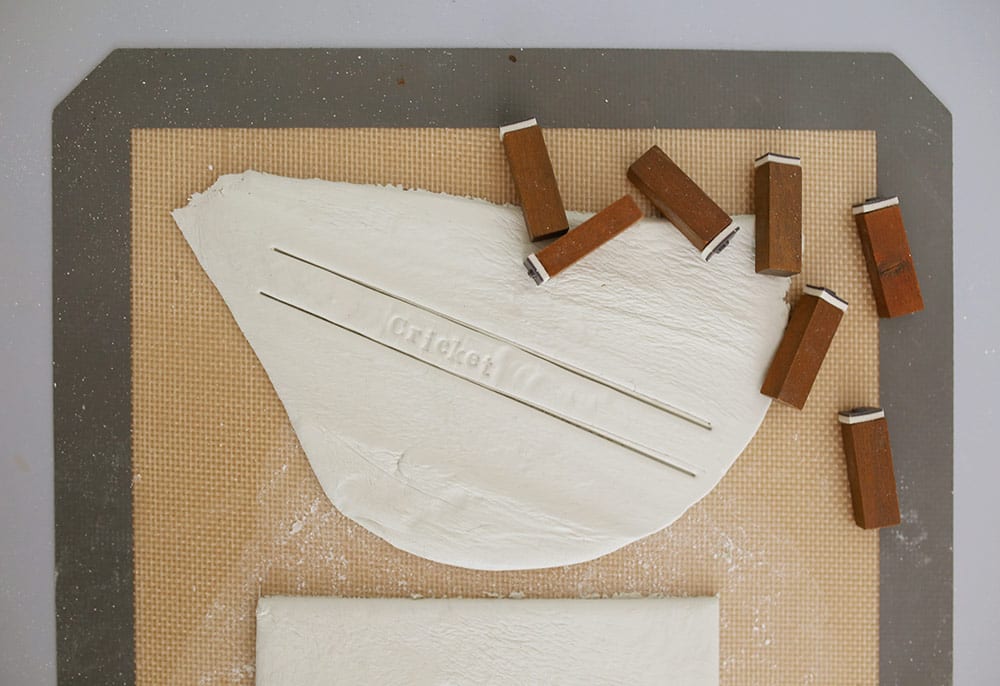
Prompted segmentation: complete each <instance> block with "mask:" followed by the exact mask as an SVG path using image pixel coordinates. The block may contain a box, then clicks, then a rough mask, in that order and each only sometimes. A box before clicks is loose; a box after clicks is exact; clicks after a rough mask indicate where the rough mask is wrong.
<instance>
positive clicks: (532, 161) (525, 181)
mask: <svg viewBox="0 0 1000 686" xmlns="http://www.w3.org/2000/svg"><path fill="white" fill-rule="evenodd" d="M500 140H501V141H502V142H503V148H504V150H505V151H506V152H507V162H508V163H509V164H510V173H511V175H512V176H513V177H514V188H515V189H517V197H518V198H519V199H520V201H521V211H522V212H523V213H524V223H525V224H526V225H527V227H528V236H530V237H531V240H532V241H539V240H541V239H543V238H553V237H554V236H558V235H559V234H561V233H565V232H566V231H567V230H568V229H569V220H568V219H566V210H565V209H564V208H563V202H562V196H561V195H559V186H558V185H557V184H556V175H555V172H554V171H552V161H551V160H550V159H549V150H548V148H546V147H545V139H544V138H543V137H542V129H541V128H540V127H539V126H538V122H536V121H535V120H534V119H528V120H526V121H522V122H518V123H516V124H509V125H508V126H501V127H500Z"/></svg>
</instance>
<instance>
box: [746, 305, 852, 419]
mask: <svg viewBox="0 0 1000 686" xmlns="http://www.w3.org/2000/svg"><path fill="white" fill-rule="evenodd" d="M846 311H847V303H846V302H844V301H843V300H841V299H840V298H838V297H837V294H836V293H834V292H833V291H831V290H829V289H827V288H819V287H817V286H806V288H805V292H804V293H803V294H802V297H801V298H799V301H798V302H797V303H795V307H793V308H792V313H791V315H790V316H789V318H788V326H787V327H785V335H784V336H782V338H781V342H780V343H779V344H778V349H777V350H776V351H775V353H774V359H772V360H771V366H770V368H769V369H768V370H767V376H765V377H764V385H763V386H761V389H760V392H761V393H763V394H764V395H769V396H771V397H772V398H775V399H776V400H780V401H781V402H783V403H786V404H788V405H791V406H792V407H796V408H798V409H800V410H801V409H802V408H803V407H805V404H806V399H807V398H808V397H809V391H810V390H812V386H813V382H814V381H816V375H817V374H819V369H820V367H821V366H822V365H823V359H824V358H825V357H826V352H827V350H829V349H830V343H832V342H833V335H834V334H835V333H837V327H838V326H840V320H841V319H842V318H843V317H844V312H846Z"/></svg>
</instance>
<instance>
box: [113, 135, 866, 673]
mask: <svg viewBox="0 0 1000 686" xmlns="http://www.w3.org/2000/svg"><path fill="white" fill-rule="evenodd" d="M547 138H548V140H549V144H550V149H551V152H552V156H553V163H554V165H555V167H556V171H557V175H558V177H559V179H560V183H561V186H562V190H563V194H564V197H565V199H566V204H567V206H569V207H571V208H573V209H584V210H596V209H600V207H602V206H603V205H604V204H606V203H608V202H610V201H611V200H613V199H615V198H616V197H618V196H620V195H621V194H622V193H624V192H628V191H629V190H630V189H629V188H628V186H627V183H626V182H625V179H624V175H623V173H622V172H623V170H624V168H625V166H627V164H628V162H629V161H631V159H633V158H634V157H636V156H637V155H638V154H639V153H641V152H642V150H644V149H645V147H646V146H648V145H649V144H651V143H654V142H655V143H658V144H660V145H661V146H662V147H664V148H665V149H666V150H667V151H668V152H669V153H670V154H671V155H672V156H674V158H675V159H676V160H677V161H678V162H679V163H680V164H681V165H682V166H683V167H685V168H686V169H688V170H689V172H690V173H691V175H692V176H693V177H694V178H695V179H696V180H698V181H699V182H700V183H701V184H702V185H703V186H704V187H705V188H706V189H707V190H708V191H709V192H710V193H711V194H712V195H713V196H714V197H716V199H717V200H718V201H719V202H720V204H722V205H723V206H724V207H725V208H726V209H727V210H729V211H730V212H733V213H739V212H749V211H750V210H751V196H750V191H751V186H750V184H751V183H752V175H751V173H750V169H751V167H752V160H753V158H754V157H755V156H757V155H759V154H760V153H761V152H764V151H766V150H769V149H773V150H775V151H776V152H783V153H787V154H798V155H799V156H801V157H802V158H803V161H804V165H805V170H806V173H805V205H804V215H805V225H806V236H807V240H806V252H805V269H806V271H805V274H804V275H803V277H804V279H805V280H808V281H810V282H814V283H819V284H822V285H827V286H830V287H833V288H834V289H835V290H837V291H838V293H841V294H842V295H844V296H845V297H846V299H847V300H849V301H850V302H851V308H850V310H849V313H848V317H847V318H846V319H845V322H844V326H843V327H842V329H841V332H840V333H839V334H838V337H837V340H836V341H835V343H834V346H833V348H832V350H831V353H830V357H829V359H828V363H827V364H826V366H825V367H824V370H823V372H822V374H821V376H820V379H819V380H818V382H817V386H816V389H815V391H814V393H813V396H812V398H811V399H810V403H809V405H808V406H807V408H806V410H805V411H804V412H801V413H798V412H795V411H793V410H789V409H787V408H783V407H777V406H776V407H774V408H773V409H772V410H771V412H770V413H769V415H768V419H767V420H766V421H765V424H764V426H763V428H762V430H761V432H760V433H759V434H758V436H757V437H756V438H755V439H754V441H753V442H752V443H751V445H750V446H749V447H748V449H747V451H746V452H745V454H744V456H743V457H742V458H741V459H740V460H739V461H738V462H737V464H736V466H735V467H734V468H733V470H732V471H731V472H730V474H729V475H728V476H727V477H726V478H725V479H724V480H723V482H722V484H720V486H719V487H718V488H717V489H716V490H715V491H714V492H713V493H712V494H711V495H710V496H709V497H708V498H706V499H705V500H704V501H702V502H701V503H699V504H698V505H697V506H696V507H695V508H693V509H692V510H691V511H690V512H689V513H688V514H687V515H686V516H685V517H684V518H683V519H682V520H681V521H679V522H678V523H676V524H675V525H674V526H672V527H670V528H669V529H667V530H665V531H663V532H660V533H659V534H656V535H654V536H651V537H649V538H647V539H645V540H643V541H640V542H638V543H636V544H634V545H632V546H629V547H627V548H625V549H623V550H621V551H618V552H616V553H614V554H612V555H609V556H606V557H604V558H601V559H599V560H596V561H594V562H591V563H586V564H582V565H574V566H572V567H566V568H559V569H552V570H539V571H533V572H513V573H487V572H473V571H469V570H461V569H456V568H452V567H446V566H443V565H437V564H434V563H431V562H428V561H425V560H420V559H418V558H415V557H412V556H409V555H407V554H405V553H402V552H400V551H398V550H396V549H394V548H392V547H391V546H388V545H387V544H386V543H384V542H383V541H381V540H379V539H377V538H376V537H374V536H372V535H371V534H369V533H368V532H366V531H365V530H364V529H362V528H361V527H359V526H357V525H355V524H353V523H351V522H349V521H347V520H346V519H344V518H343V517H341V516H340V515H339V514H338V513H336V511H335V510H333V509H332V507H331V506H330V504H329V502H328V501H327V500H326V498H325V496H323V494H322V492H321V490H320V489H319V486H318V484H317V483H316V481H315V479H314V477H313V476H312V474H311V471H310V470H309V468H308V464H307V462H306V460H305V458H304V456H303V455H302V453H301V450H300V448H299V447H298V444H297V441H296V440H295V437H294V434H293V433H292V431H291V428H290V426H289V425H288V423H287V419H286V417H285V415H284V411H283V409H282V408H281V405H280V402H279V401H278V400H277V398H276V396H274V393H273V390H272V389H271V387H270V384H269V383H268V381H267V378H266V375H265V374H264V373H263V370H262V369H261V368H260V365H259V363H258V362H257V361H256V358H255V357H254V356H253V353H252V351H251V350H250V349H249V346H248V345H247V344H246V341H245V340H244V339H243V337H242V335H241V334H240V333H239V330H238V329H237V327H236V325H235V323H234V322H233V321H232V319H231V317H230V316H229V314H228V311H227V310H226V308H225V305H224V304H223V303H222V301H221V298H219V296H218V295H217V293H216V292H215V290H214V288H213V287H212V285H211V283H210V281H209V280H208V279H207V277H206V276H205V275H204V273H203V272H202V271H201V270H200V268H199V267H198V265H197V262H196V261H195V260H194V257H193V255H192V254H191V253H190V250H189V249H188V248H187V245H186V244H185V243H184V241H183V238H182V237H181V235H180V232H179V231H177V229H176V227H174V226H173V224H172V221H171V220H170V218H169V215H168V212H169V210H170V209H173V208H174V207H177V206H180V205H183V204H184V203H185V202H186V199H187V197H188V196H189V195H190V193H192V192H195V191H199V190H203V189H204V188H205V187H207V186H208V185H210V184H211V183H212V181H213V180H214V179H215V178H216V177H217V176H218V175H219V174H222V173H229V172H238V171H243V170H244V169H246V168H248V167H253V168H257V169H261V170H264V171H269V172H272V173H279V174H286V175H290V176H319V177H322V178H329V179H337V180H348V181H355V182H365V183H401V184H404V185H409V186H421V187H425V188H430V189H432V190H440V191H448V192H453V193H458V194H464V195H475V196H479V197H485V198H488V199H490V200H493V201H497V202H511V201H513V200H514V197H513V188H512V184H511V183H510V181H509V178H508V176H507V173H506V167H505V163H504V161H503V157H502V152H501V149H500V147H499V142H498V140H497V136H496V133H495V131H494V130H492V129H489V130H484V129H450V130H448V129H437V130H435V129H339V130H327V129H295V130H259V129H254V130H177V129H173V130H137V131H135V132H134V133H133V140H132V144H133V149H132V155H133V159H132V162H133V166H132V169H133V171H132V182H133V187H132V203H133V207H132V210H133V215H132V216H133V227H132V228H133V258H132V260H133V262H132V267H133V272H132V273H133V282H132V287H133V320H132V322H133V365H134V366H133V429H134V444H133V450H134V453H133V470H134V481H135V483H134V501H133V505H134V523H135V583H136V586H135V588H136V597H135V607H136V650H137V682H138V683H230V682H240V681H245V682H251V681H252V674H253V669H252V665H253V654H252V649H253V645H252V637H253V605H254V603H255V601H256V597H257V595H258V594H259V593H311V594H334V595H357V596H406V595H424V596H444V595H449V596H455V595H462V596H475V597H482V596H510V595H514V596H520V595H524V596H550V597H581V596H584V597H587V596H594V595H611V594H616V593H639V594H649V593H663V594H669V595H678V594H692V595H693V594H711V593H719V594H720V597H721V600H722V674H723V681H724V682H725V683H760V682H763V681H766V682H768V683H783V682H787V683H803V682H805V683H810V682H814V683H874V682H876V681H877V665H878V656H877V645H878V639H877V633H878V614H877V612H878V547H877V546H878V543H877V541H878V538H877V534H874V533H872V532H861V531H860V530H857V529H856V528H855V527H854V525H853V523H852V521H851V518H850V507H849V496H848V492H847V485H846V477H845V474H844V469H843V462H842V459H843V458H842V455H841V453H840V446H839V437H838V435H837V431H836V428H837V427H836V423H835V420H834V417H833V415H834V413H835V412H836V410H838V409H841V408H842V407H845V406H849V405H854V404H859V403H873V402H877V400H878V397H877V396H878V338H877V319H876V318H875V313H874V307H873V305H872V303H871V300H870V295H868V293H867V291H866V282H865V281H864V270H863V264H862V261H861V255H860V250H859V249H858V247H857V245H856V239H855V238H854V233H853V226H852V224H851V218H850V211H849V207H850V204H851V203H853V202H856V201H857V200H858V199H859V198H864V197H868V196H869V195H872V194H873V193H874V190H875V136H874V133H872V132H799V131H780V132H775V131H662V130H661V131H650V130H551V131H549V132H547ZM647 209H649V208H648V206H647ZM762 278H763V277H762ZM802 281H803V279H797V280H796V282H795V285H794V286H793V291H795V292H798V290H800V289H801V284H802Z"/></svg>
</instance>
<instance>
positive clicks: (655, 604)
mask: <svg viewBox="0 0 1000 686" xmlns="http://www.w3.org/2000/svg"><path fill="white" fill-rule="evenodd" d="M256 674H257V677H256V680H257V686H272V685H273V686H278V685H281V686H286V685H287V684H295V686H327V685H328V684H386V685H388V684H512V685H513V684H518V685H520V684H635V685H637V686H638V685H642V684H648V685H650V686H652V685H653V684H656V685H660V684H672V685H673V686H697V685H707V684H718V683H719V601H718V599H717V598H669V599H659V598H644V599H632V598H622V599H606V600H509V599H505V600H482V599H477V600H454V599H452V600H410V599H372V598H364V599H360V598H308V597H296V598H291V597H270V598H261V600H260V602H259V603H258V605H257V668H256Z"/></svg>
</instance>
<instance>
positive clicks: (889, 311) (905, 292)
mask: <svg viewBox="0 0 1000 686" xmlns="http://www.w3.org/2000/svg"><path fill="white" fill-rule="evenodd" d="M853 211H854V222H855V224H857V227H858V236H859V237H860V238H861V251H862V252H863V253H864V255H865V263H866V264H867V265H868V277H869V279H871V283H872V293H873V294H874V296H875V305H876V308H877V309H878V316H880V317H898V316H900V315H904V314H911V313H913V312H919V311H920V310H922V309H924V299H923V297H922V296H921V295H920V284H919V283H918V282H917V271H916V269H915V268H914V266H913V255H911V254H910V243H909V241H908V240H907V239H906V228H905V227H904V226H903V213H902V212H901V211H900V209H899V198H885V199H879V198H873V199H871V200H867V201H865V202H864V203H862V204H860V205H855V206H854V208H853Z"/></svg>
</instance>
